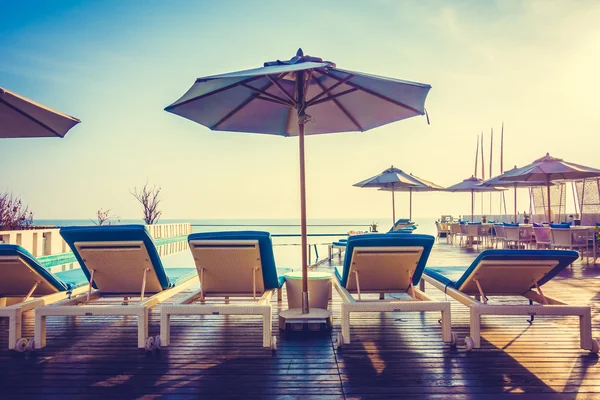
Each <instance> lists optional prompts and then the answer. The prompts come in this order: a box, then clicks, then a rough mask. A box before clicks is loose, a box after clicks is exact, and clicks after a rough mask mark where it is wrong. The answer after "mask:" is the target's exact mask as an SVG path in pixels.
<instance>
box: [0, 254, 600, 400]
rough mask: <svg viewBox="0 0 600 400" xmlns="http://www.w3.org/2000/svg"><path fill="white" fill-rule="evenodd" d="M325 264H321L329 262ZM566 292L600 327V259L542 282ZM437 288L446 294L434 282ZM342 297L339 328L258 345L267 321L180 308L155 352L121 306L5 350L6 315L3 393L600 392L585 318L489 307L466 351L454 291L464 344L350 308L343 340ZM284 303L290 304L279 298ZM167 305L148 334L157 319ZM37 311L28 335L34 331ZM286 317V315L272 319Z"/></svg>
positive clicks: (448, 260) (488, 395) (455, 395)
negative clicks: (529, 316)
mask: <svg viewBox="0 0 600 400" xmlns="http://www.w3.org/2000/svg"><path fill="white" fill-rule="evenodd" d="M475 257H476V252H474V251H467V250H464V249H460V248H459V247H458V246H452V245H447V244H445V243H444V242H442V243H441V244H438V245H436V246H435V248H434V251H433V252H432V255H431V257H430V260H429V263H428V264H429V265H464V264H468V263H470V262H471V261H472V260H473V259H474V258H475ZM329 268H331V267H329V266H328V265H327V264H325V265H324V266H323V267H322V269H325V270H327V269H329ZM544 288H545V293H547V294H549V295H552V296H555V297H558V298H561V299H563V300H565V301H567V302H569V303H574V304H575V303H580V304H590V305H592V306H593V308H594V311H593V321H594V322H593V328H594V336H595V337H599V336H600V309H599V308H600V265H593V264H590V265H586V264H585V259H584V262H583V263H582V262H577V263H576V264H575V265H574V266H573V267H571V268H568V269H567V270H565V271H564V272H563V273H562V274H561V276H559V277H557V278H555V279H554V280H553V281H552V282H550V283H549V284H547V285H546V286H544ZM427 292H428V293H429V294H431V295H433V296H434V297H436V298H438V299H444V294H443V293H441V292H439V291H437V290H436V289H434V288H432V287H430V286H428V287H427ZM339 301H340V299H339V297H338V296H337V294H336V293H335V291H334V297H333V300H332V304H331V306H332V309H333V312H334V328H333V332H332V334H315V333H313V334H308V335H294V336H290V335H289V334H285V333H283V334H280V333H279V332H278V331H277V330H276V329H275V330H274V332H276V334H277V335H279V343H278V344H279V349H278V351H277V353H276V354H272V352H271V351H270V350H267V349H263V348H261V347H260V346H261V343H262V338H261V321H260V319H259V318H254V317H243V316H208V317H177V318H173V320H172V321H173V322H172V325H173V328H172V344H171V346H169V347H168V348H167V349H162V350H160V351H158V352H156V353H145V352H144V351H143V350H139V349H137V348H136V347H135V344H136V323H135V322H136V321H135V320H134V319H132V318H131V319H128V318H119V317H86V318H67V317H54V318H49V319H48V346H47V347H46V348H45V349H43V350H41V351H37V352H34V353H32V354H29V355H24V354H18V353H14V352H8V351H6V350H5V348H6V336H7V335H6V329H7V325H8V320H7V319H2V320H1V321H0V332H1V335H0V348H1V349H2V350H0V370H1V371H2V374H0V398H2V399H8V398H60V399H65V398H101V397H102V398H106V399H110V400H113V399H120V398H155V397H167V398H169V397H173V398H219V399H225V398H244V399H258V398H282V399H283V398H285V399H292V398H298V399H306V398H311V397H314V398H319V399H329V398H331V399H338V398H348V399H355V398H356V399H358V398H361V399H365V398H373V399H375V398H376V399H380V398H390V399H398V398H434V399H435V398H439V399H472V398H485V399H496V398H506V397H512V396H514V395H516V394H520V395H521V396H520V397H523V395H524V396H525V397H527V398H532V399H575V398H577V399H598V398H600V364H599V360H598V357H597V356H596V355H593V354H590V353H589V352H588V351H584V350H581V349H579V341H578V332H579V330H578V320H577V319H576V318H574V317H571V318H538V319H536V320H535V322H534V323H533V325H530V324H529V323H527V322H526V318H525V317H485V318H484V320H483V321H484V322H483V325H482V334H483V336H482V349H480V350H475V351H472V352H469V353H467V352H466V351H465V350H464V348H463V346H462V343H463V338H464V336H465V335H466V334H467V333H468V312H467V310H466V308H465V307H463V306H462V305H461V304H458V303H456V302H453V303H452V313H453V314H452V325H453V330H454V331H455V332H457V333H458V336H459V346H458V348H455V349H452V348H450V347H449V346H448V345H446V344H444V343H443V342H442V341H441V328H440V325H439V324H438V318H439V314H435V313H428V314H425V313H412V314H411V313H388V314H379V313H369V314H356V316H355V317H353V318H352V322H351V333H352V343H351V344H350V345H347V346H346V347H344V348H343V349H342V350H341V351H338V350H336V349H335V346H334V343H333V339H332V337H333V336H334V335H336V334H337V333H338V331H339V329H340V328H339V309H340V308H339ZM273 306H274V310H275V314H277V313H278V312H279V311H280V310H281V309H285V308H286V303H285V299H284V302H283V303H280V304H277V303H276V301H275V299H274V301H273ZM159 310H160V307H157V308H155V309H154V310H153V311H152V313H151V315H152V320H151V324H150V332H151V334H154V335H156V334H158V331H159V314H160V313H159ZM32 322H33V321H32V318H31V315H27V316H26V318H25V328H24V336H25V337H32V336H33V326H32ZM273 324H274V328H276V325H277V315H274V319H273Z"/></svg>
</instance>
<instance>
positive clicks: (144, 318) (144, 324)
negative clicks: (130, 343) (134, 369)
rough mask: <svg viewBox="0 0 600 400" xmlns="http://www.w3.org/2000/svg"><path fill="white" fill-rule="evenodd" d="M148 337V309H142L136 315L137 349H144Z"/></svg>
mask: <svg viewBox="0 0 600 400" xmlns="http://www.w3.org/2000/svg"><path fill="white" fill-rule="evenodd" d="M147 337H148V309H147V308H146V307H143V309H142V310H141V311H140V313H139V314H138V348H140V349H145V348H146V338H147Z"/></svg>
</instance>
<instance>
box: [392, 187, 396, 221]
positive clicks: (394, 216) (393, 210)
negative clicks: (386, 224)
mask: <svg viewBox="0 0 600 400" xmlns="http://www.w3.org/2000/svg"><path fill="white" fill-rule="evenodd" d="M395 226H396V199H395V198H394V185H393V184H392V230H393V229H394V227H395Z"/></svg>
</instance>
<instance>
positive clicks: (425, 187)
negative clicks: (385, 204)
mask: <svg viewBox="0 0 600 400" xmlns="http://www.w3.org/2000/svg"><path fill="white" fill-rule="evenodd" d="M408 177H409V178H410V179H413V181H414V182H415V183H418V185H415V186H400V187H396V188H389V187H382V188H380V189H379V190H382V191H386V192H392V194H393V193H394V192H409V196H408V199H409V205H408V218H409V219H410V220H412V194H413V192H436V191H439V190H444V188H443V187H442V186H440V185H436V184H435V183H433V182H429V181H427V180H425V179H422V178H419V177H418V176H415V175H413V174H409V175H408Z"/></svg>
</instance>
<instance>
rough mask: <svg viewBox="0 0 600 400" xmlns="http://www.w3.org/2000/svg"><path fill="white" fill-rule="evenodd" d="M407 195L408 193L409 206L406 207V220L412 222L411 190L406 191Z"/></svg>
mask: <svg viewBox="0 0 600 400" xmlns="http://www.w3.org/2000/svg"><path fill="white" fill-rule="evenodd" d="M408 193H409V195H408V196H409V197H408V198H409V202H408V204H409V206H408V219H409V220H410V221H412V188H410V189H408Z"/></svg>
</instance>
